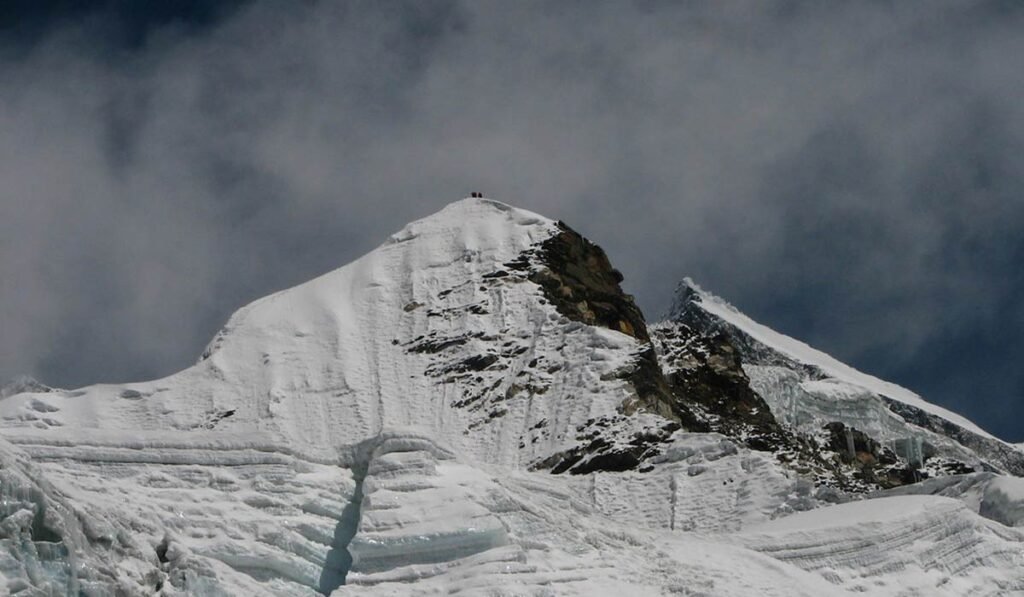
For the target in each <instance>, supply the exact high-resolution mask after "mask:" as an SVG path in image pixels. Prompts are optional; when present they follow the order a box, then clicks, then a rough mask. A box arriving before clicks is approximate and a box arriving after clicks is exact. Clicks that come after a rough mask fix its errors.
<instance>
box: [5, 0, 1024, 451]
mask: <svg viewBox="0 0 1024 597" xmlns="http://www.w3.org/2000/svg"><path fill="white" fill-rule="evenodd" d="M142 4H143V3H133V2H115V1H107V2H96V3H92V4H91V5H90V4H89V3H84V2H74V1H66V2H46V1H24V2H23V1H19V0H16V1H13V2H7V3H3V4H2V5H0V283H2V285H0V378H7V377H11V376H14V375H18V374H30V375H33V376H35V377H37V378H39V379H40V380H42V381H44V382H46V383H49V384H51V385H56V386H62V387H72V386H79V385H84V384H88V383H95V382H118V381H130V380H139V379H143V378H150V377H154V376H161V375H165V374H169V373H172V372H174V371H176V370H178V369H180V368H182V367H185V366H187V365H189V364H190V363H192V362H193V361H194V360H195V359H196V358H197V357H198V355H199V354H200V352H201V351H202V348H203V346H204V345H205V344H206V342H207V341H208V339H209V338H210V337H211V336H212V335H213V334H214V332H215V331H216V330H217V328H218V327H219V326H220V325H221V324H222V323H223V322H224V321H225V320H226V319H227V317H228V316H229V315H230V313H231V312H232V311H234V310H235V309H236V308H238V307H239V306H241V305H243V304H245V303H246V302H248V301H250V300H252V299H255V298H258V297H260V296H262V295H265V294H267V293H269V292H272V291H274V290H277V289H280V288H283V287H287V286H290V285H293V284H296V283H300V282H302V281H305V280H307V279H309V278H311V277H313V276H315V275H318V274H320V273H323V272H325V271H327V270H330V269H334V268H336V267H339V266H341V265H343V264H345V263H346V262H348V261H350V260H352V259H353V258H355V257H358V256H359V255H360V254H362V253H364V252H366V251H368V250H370V249H372V248H373V247H375V246H376V245H377V244H379V243H381V242H382V241H383V240H384V238H385V237H386V236H387V235H388V234H389V233H391V232H393V231H395V230H397V229H399V228H401V227H402V226H403V225H404V224H405V223H406V222H408V221H410V220H412V219H415V218H418V217H422V216H424V215H427V214H429V213H431V212H433V211H436V210H437V209H440V208H441V207H442V206H443V205H445V204H446V203H449V202H451V201H453V200H457V199H459V198H461V197H463V196H465V195H467V194H468V193H469V191H470V190H482V191H484V192H486V193H487V194H488V196H492V197H494V198H497V199H500V200H503V201H506V202H509V203H512V204H515V205H519V206H522V207H526V208H529V209H533V210H535V211H538V212H540V213H543V214H545V215H547V216H550V217H554V218H561V219H564V220H565V221H567V222H568V223H569V224H570V225H572V226H573V227H575V228H576V229H578V230H580V231H581V232H583V233H584V234H586V235H587V236H589V237H590V238H592V239H593V240H595V241H596V242H598V243H599V244H601V245H602V246H604V247H605V248H606V250H607V251H608V253H609V254H610V256H611V258H612V260H613V262H614V263H615V264H616V265H617V266H618V267H619V268H620V269H621V270H622V271H623V273H624V274H625V276H626V282H625V285H626V287H627V289H628V290H629V291H630V292H633V293H635V294H636V296H637V298H638V300H639V302H640V304H641V306H642V307H643V308H644V311H645V312H646V313H647V314H648V317H649V318H652V319H655V318H657V317H658V316H660V315H661V314H663V313H664V311H665V310H666V308H667V307H668V305H669V303H670V301H671V294H672V290H673V287H674V286H675V284H676V282H677V281H678V280H680V279H681V278H682V277H683V276H687V275H688V276H691V277H693V278H694V279H696V280H697V281H698V282H699V283H701V284H702V285H703V286H704V287H705V288H708V289H710V290H712V291H713V292H715V293H716V294H719V295H721V296H723V297H725V298H727V299H728V300H730V301H731V302H733V303H734V304H736V305H737V306H738V307H740V308H741V309H742V310H744V311H745V312H747V313H748V314H749V315H751V316H752V317H754V318H755V319H759V320H761V321H762V322H764V323H766V324H768V325H770V326H772V327H774V328H776V329H778V330H780V331H783V332H785V333H787V334H790V335H793V336H796V337H798V338H801V339H803V340H805V341H808V342H809V343H811V344H812V345H814V346H817V347H819V348H822V349H824V350H825V351H827V352H830V353H832V354H833V355H835V356H837V357H838V358H840V359H842V360H845V361H847V362H849V363H851V364H853V365H854V366H856V367H858V368H861V369H863V370H866V371H868V372H871V373H874V374H876V375H879V376H881V377H884V378H887V379H889V380H892V381H895V382H897V383H900V384H903V385H905V386H907V387H910V388H911V389H914V390H916V391H918V392H919V393H921V394H923V395H924V396H925V397H926V398H927V399H928V400H931V401H932V402H935V403H938V404H942V405H944V406H947V407H950V408H953V409H954V410H957V411H959V412H961V413H964V414H966V415H967V416H968V417H970V418H972V419H974V420H975V421H976V422H978V423H979V424H981V425H982V426H984V427H986V428H987V429H989V430H991V431H992V432H994V433H996V434H997V435H1000V436H1002V437H1004V438H1006V439H1009V440H1014V441H1024V342H1022V338H1024V300H1022V299H1021V292H1022V290H1024V267H1022V264H1024V101H1022V98H1024V33H1022V32H1024V3H1018V2H941V1H933V2H895V1H893V2H881V1H879V2H859V3H836V2H795V1H777V2H723V1H717V0H716V1H707V2H686V3H681V2H664V3H662V2H626V1H614V2H597V1H592V0H587V1H582V0H581V1H576V2H573V1H561V2H548V3H532V2H507V1H494V2H487V1H483V0H466V1H465V2H456V1H452V2H419V1H415V2H414V1H410V2H371V1H367V2H340V1H332V2H298V1H287V2H286V1H280V2H242V1H234V2H226V3H219V4H218V3H210V2H201V1H186V0H181V1H180V2H169V3H144V4H151V5H153V6H159V7H160V8H159V10H156V11H155V12H154V10H153V9H152V8H140V6H142Z"/></svg>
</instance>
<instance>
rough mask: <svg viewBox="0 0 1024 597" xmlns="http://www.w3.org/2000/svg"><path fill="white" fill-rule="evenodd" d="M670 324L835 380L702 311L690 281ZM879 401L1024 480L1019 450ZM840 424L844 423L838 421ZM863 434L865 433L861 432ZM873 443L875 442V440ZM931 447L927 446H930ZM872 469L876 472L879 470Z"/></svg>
mask: <svg viewBox="0 0 1024 597" xmlns="http://www.w3.org/2000/svg"><path fill="white" fill-rule="evenodd" d="M669 319H670V320H671V321H672V322H674V323H675V324H676V325H683V326H688V327H690V328H692V329H694V330H698V331H699V333H701V334H703V335H706V336H716V335H721V336H724V337H725V338H726V339H727V342H728V344H730V345H731V346H733V347H735V349H736V352H737V356H738V358H739V360H740V361H741V362H742V363H743V365H749V366H760V367H779V368H783V369H787V370H790V371H793V372H794V373H796V374H797V375H798V377H799V378H800V379H801V380H805V381H819V380H826V379H828V378H829V377H830V376H829V375H828V374H827V373H826V372H824V371H823V370H821V369H820V368H819V367H817V366H815V365H812V364H808V363H802V362H799V361H797V360H796V359H793V358H791V357H789V356H788V355H785V354H782V353H781V352H779V351H777V350H775V349H773V348H771V347H769V346H766V345H765V344H763V343H762V342H760V341H758V340H757V339H755V338H753V337H751V336H750V335H749V334H747V333H746V332H745V331H743V330H741V329H739V328H738V327H736V326H734V325H732V324H731V323H729V322H727V321H725V320H723V319H721V318H720V317H718V316H716V315H714V314H712V313H709V312H708V311H707V310H705V309H704V308H703V307H702V297H701V294H700V292H699V291H698V290H697V289H696V288H694V287H693V286H692V285H691V283H690V282H689V281H688V280H687V281H684V282H683V283H682V284H680V285H679V287H678V289H677V293H676V297H675V300H674V303H673V306H672V309H671V311H670V316H669ZM878 398H879V399H880V400H881V402H882V403H883V404H884V406H885V407H886V408H888V409H889V410H890V411H891V412H892V413H894V414H895V415H897V416H898V417H899V418H900V419H902V420H903V421H905V422H906V423H908V424H910V425H913V426H916V427H919V428H921V429H924V430H927V431H929V432H933V433H936V434H938V435H940V436H942V437H946V438H949V439H952V440H953V441H954V442H956V443H957V444H959V445H961V446H963V447H964V448H967V449H968V450H970V451H972V452H973V453H975V454H977V455H978V456H980V457H982V458H984V459H986V460H988V463H985V462H982V463H981V466H983V467H984V468H989V469H992V470H1004V471H1006V472H1008V473H1011V474H1014V475H1022V474H1024V454H1021V453H1020V452H1019V451H1018V450H1014V449H1013V448H1012V447H1010V446H1007V445H1005V444H1003V443H1002V442H999V441H996V440H993V439H990V438H987V437H983V436H981V435H978V434H977V433H974V432H972V431H970V430H968V429H964V428H963V427H961V426H960V425H957V424H955V423H953V422H950V421H948V420H946V419H943V418H942V417H939V416H937V415H934V414H931V413H928V412H925V411H923V410H921V409H919V408H916V407H914V406H913V405H910V404H906V403H905V402H900V401H898V400H894V399H891V398H889V397H886V396H884V395H880V396H879V397H878ZM836 423H839V422H838V421H837V422H836ZM839 424H841V423H839ZM857 433H863V432H861V431H857ZM865 437H867V436H865ZM868 439H871V441H875V439H873V438H868ZM876 443H877V442H876ZM925 444H926V445H927V442H925ZM903 456H904V458H903V463H904V466H906V465H907V462H906V458H905V455H903ZM924 456H925V458H924V460H926V461H927V460H930V459H934V460H933V462H931V466H929V467H924V469H923V470H922V471H921V473H922V474H923V475H924V476H927V475H928V474H929V471H931V473H932V474H935V473H936V472H939V473H943V474H949V473H954V472H956V473H959V472H965V471H969V470H972V467H971V466H970V465H969V464H967V463H965V462H963V461H961V460H959V459H958V457H957V456H956V455H953V454H945V455H944V454H941V453H940V450H936V449H935V448H934V447H932V452H929V453H927V454H925V455H924ZM922 464H923V463H922ZM867 468H872V469H873V467H867ZM858 476H859V477H863V478H866V479H872V478H874V479H876V480H878V481H880V486H882V487H886V486H893V485H891V483H895V484H899V483H902V482H908V481H909V480H913V479H914V477H913V475H911V474H910V473H907V472H900V473H893V471H891V470H889V468H888V465H886V469H885V470H865V471H864V472H863V474H862V475H858Z"/></svg>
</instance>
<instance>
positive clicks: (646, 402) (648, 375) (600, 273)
mask: <svg viewBox="0 0 1024 597" xmlns="http://www.w3.org/2000/svg"><path fill="white" fill-rule="evenodd" d="M558 227H559V229H560V230H561V232H560V233H559V234H556V235H555V236H553V237H551V238H550V239H548V240H547V241H545V242H544V243H543V244H542V245H541V247H540V250H539V251H538V252H537V259H538V261H539V262H540V265H542V266H543V267H541V268H538V269H535V270H533V271H532V272H531V274H530V280H531V281H533V282H535V283H536V284H537V285H539V286H540V287H541V289H542V290H543V292H544V296H545V298H547V299H548V300H549V301H551V304H552V305H553V306H554V307H555V309H557V310H558V312H559V313H561V314H562V315H564V316H565V317H567V318H568V319H571V320H573V321H579V322H582V323H585V324H587V325H595V326H600V327H604V328H608V329H611V330H615V331H618V332H622V333H623V334H626V335H629V336H632V337H634V338H636V339H637V340H639V341H640V342H643V343H645V344H647V347H646V348H644V349H643V350H642V351H641V352H640V353H639V354H637V358H636V362H635V365H634V367H633V370H632V371H630V372H628V373H626V374H625V379H626V380H627V381H629V382H630V384H632V385H633V387H634V388H635V389H636V393H637V403H636V404H627V405H626V406H625V412H626V413H627V414H628V413H630V412H633V411H635V410H636V409H637V408H638V407H639V408H644V409H647V410H649V411H651V412H655V413H657V414H659V415H661V416H663V417H666V418H668V419H671V420H673V421H677V422H680V421H681V422H684V423H685V422H690V423H694V418H693V415H692V413H691V412H689V410H688V409H686V408H685V407H683V406H682V405H679V404H677V401H676V400H675V399H674V397H673V393H672V390H671V388H670V387H669V386H668V384H667V383H666V380H665V377H664V375H663V374H662V371H661V367H660V366H659V365H658V357H657V354H656V353H655V351H654V346H653V345H652V344H650V341H651V338H650V335H649V334H648V331H647V323H646V322H645V321H644V316H643V313H641V311H640V308H639V307H637V306H636V303H634V302H633V297H632V296H630V295H628V294H626V293H625V292H623V290H622V287H621V286H619V283H620V282H621V281H622V274H620V273H619V271H618V270H616V269H615V268H613V267H612V265H611V263H610V262H609V261H608V256H607V255H606V254H605V252H604V250H602V249H601V247H599V246H597V245H595V244H594V243H592V242H590V241H589V240H587V239H585V238H583V237H582V236H580V235H579V233H577V232H576V231H574V230H573V229H571V228H569V227H568V226H566V225H565V224H564V223H562V222H559V223H558ZM510 265H511V264H510Z"/></svg>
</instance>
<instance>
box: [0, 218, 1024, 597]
mask: <svg viewBox="0 0 1024 597" xmlns="http://www.w3.org/2000/svg"><path fill="white" fill-rule="evenodd" d="M557 230H558V229H557V227H556V224H555V223H554V222H552V221H551V220H548V219H546V218H543V217H541V216H538V215H536V214H533V213H530V212H527V211H524V210H519V209H516V208H512V207H509V206H507V205H504V204H501V203H498V202H494V201H490V200H486V199H467V200H464V201H460V202H457V203H455V204H452V205H451V206H449V207H447V208H446V209H444V210H442V211H441V212H439V213H437V214H434V215H433V216H430V217H428V218H425V219H423V220H420V221H418V222H414V223H412V224H410V225H409V226H407V227H406V228H404V229H403V230H402V231H400V232H399V233H397V234H395V235H393V236H392V237H391V238H390V239H389V240H388V242H386V243H385V244H384V245H383V246H381V247H380V248H378V249H376V250H375V251H373V252H371V253H369V254H368V255H366V256H365V257H363V258H361V259H359V260H357V261H355V262H353V263H351V264H349V265H347V266H345V267H343V268H341V269H338V270H336V271H333V272H330V273H328V274H325V275H324V276H321V277H319V278H317V279H315V280H312V281H310V282H308V283H306V284H303V285H300V286H297V287H295V288H292V289H288V290H285V291H282V292H279V293H276V294H274V295H271V296H269V297H266V298H264V299H261V300H259V301H256V302H254V303H252V304H250V305H248V306H246V307H244V308H242V309H241V310H239V311H238V312H237V313H235V314H234V315H233V316H232V317H231V319H230V320H229V321H228V323H227V324H226V325H225V326H224V328H223V330H222V331H221V332H220V333H219V334H218V335H217V336H216V337H215V338H214V340H213V341H212V342H211V343H210V345H209V346H208V347H207V350H206V351H205V353H204V355H203V357H202V358H201V359H200V361H199V362H198V363H197V364H196V365H195V366H193V367H191V368H189V369H187V370H185V371H182V372H180V373H177V374H175V375H172V376H170V377H167V378H164V379H159V380H155V381H150V382H144V383H132V384H123V385H99V386H91V387H87V388H82V389H80V390H71V391H65V390H51V389H49V388H45V386H41V385H40V386H36V385H25V384H22V386H19V389H18V391H17V393H15V394H14V395H11V396H9V397H6V398H4V399H3V400H2V401H0V430H2V431H0V433H2V437H0V586H4V587H5V588H6V590H7V591H8V592H10V593H12V594H19V592H20V594H25V595H34V594H80V593H81V594H85V595H107V594H123V595H153V594H162V595H168V596H170V595H315V594H335V595H430V594H453V593H455V594H464V595H588V596H589V595H596V596H600V595H616V596H618V595H665V594H680V595H727V596H728V595H736V596H740V595H751V594H758V595H779V596H782V595H787V596H788V595H831V594H835V595H841V594H850V592H851V591H861V590H864V591H866V592H868V593H872V592H877V593H878V594H905V595H914V594H928V595H959V594H962V593H963V591H964V590H965V589H970V590H972V592H979V593H981V594H984V593H985V589H986V587H997V588H999V589H1000V590H1006V591H1009V590H1015V587H1016V588H1019V587H1020V583H1021V582H1022V580H1021V579H1022V578H1024V574H1022V573H1021V571H1020V566H1019V565H1018V566H1017V567H1014V566H1012V565H1010V562H1011V561H1012V557H1011V556H1012V554H1013V550H1017V553H1018V554H1019V553H1021V550H1022V548H1024V538H1022V537H1021V534H1020V531H1019V530H1017V529H1012V528H1009V527H1006V526H1002V525H998V524H997V523H995V522H991V521H987V520H984V519H982V518H980V517H978V516H977V515H976V514H974V513H973V512H972V511H971V510H970V509H969V508H968V506H961V505H958V504H961V502H955V501H952V500H946V499H943V498H938V497H934V496H927V497H924V498H919V497H899V498H884V499H879V500H870V501H868V502H864V504H875V505H876V510H877V509H881V510H884V511H885V512H875V511H874V510H871V507H870V506H861V505H855V506H850V505H847V506H838V508H840V509H839V510H837V509H836V508H837V507H836V506H831V505H829V504H830V503H831V502H834V501H841V500H842V499H844V498H843V496H840V495H837V494H835V493H830V492H828V491H822V490H818V489H815V488H814V486H813V484H812V483H810V482H809V481H807V480H805V479H802V478H801V477H800V476H799V474H798V473H797V472H795V471H792V470H789V469H786V468H784V467H783V466H781V465H780V464H779V463H778V462H777V461H776V460H775V459H774V458H772V456H771V455H770V454H766V453H756V452H751V451H749V450H747V449H746V448H743V447H740V446H738V445H736V444H735V443H734V442H732V441H731V440H729V439H727V438H725V437H723V436H720V435H717V434H694V433H686V432H683V431H680V432H677V433H676V434H674V435H673V436H672V437H671V438H670V441H668V442H667V443H666V444H665V445H664V446H663V451H662V453H661V454H660V455H659V456H658V457H657V458H656V459H655V460H654V461H653V462H652V466H653V470H650V471H649V472H644V473H641V472H635V471H631V472H624V473H611V472H600V473H594V474H590V475H585V476H571V475H551V474H550V473H549V472H546V471H544V470H541V471H532V470H531V467H534V466H535V465H537V464H538V463H540V462H543V461H544V460H545V459H546V458H548V457H550V456H552V455H557V454H559V453H561V452H563V451H565V450H567V449H571V448H573V447H576V446H579V445H580V442H583V441H588V440H587V438H582V439H581V438H580V437H578V435H579V433H580V432H579V430H580V429H581V428H583V426H585V425H586V424H587V423H588V422H590V421H593V420H597V419H602V418H604V419H607V420H613V419H614V421H615V423H614V425H610V426H609V429H608V431H607V436H606V437H607V439H608V441H609V442H617V441H620V440H621V439H622V438H629V437H631V436H632V433H634V432H640V431H644V430H646V429H649V428H652V427H656V426H658V425H660V424H662V423H664V421H663V420H661V419H660V418H659V417H657V416H655V415H653V414H650V413H644V412H640V413H636V414H634V415H630V416H626V415H623V414H622V413H621V412H619V411H620V407H621V405H622V404H623V403H624V402H625V401H626V400H627V399H629V398H630V397H631V395H632V394H631V393H632V392H633V390H632V388H631V387H630V386H629V384H628V383H627V382H625V381H623V372H624V371H628V370H629V368H630V367H631V366H632V364H633V363H634V362H635V358H636V355H637V353H638V352H639V351H641V350H642V349H643V348H644V347H643V346H641V345H640V343H639V342H638V341H637V340H636V339H635V338H633V337H631V336H627V335H625V334H622V333H619V332H616V331H611V330H607V329H603V328H597V327H592V326H587V325H584V324H582V323H578V322H574V321H570V320H568V319H566V318H565V317H563V316H562V315H560V314H559V313H558V312H557V310H556V309H555V308H554V306H552V305H551V304H549V303H548V302H547V300H546V299H545V298H544V296H543V293H542V292H541V291H540V289H539V287H538V286H537V285H536V284H534V283H533V282H531V281H529V280H528V279H527V278H526V277H524V276H518V277H517V276H514V275H510V274H509V273H508V269H509V268H508V264H509V263H511V262H513V261H514V260H516V259H518V258H520V257H521V256H522V255H523V254H524V252H528V251H529V250H531V249H533V248H536V247H537V246H538V244H540V243H542V242H543V241H545V240H546V239H548V238H550V237H551V236H552V235H553V234H555V233H556V232H557ZM876 381H877V380H876ZM879 383H882V382H879ZM887 395H891V393H887ZM616 434H621V435H616ZM993 479H995V480H991V479H990V480H989V481H986V483H988V484H989V485H988V486H990V489H989V490H988V491H989V494H991V495H996V494H1006V495H1007V496H1008V499H1010V498H1012V499H1010V501H1011V502H1012V501H1013V500H1016V499H1017V498H1018V497H1019V493H1018V491H1019V489H1020V488H1019V487H1016V486H1015V485H1013V484H1012V482H1009V481H1007V482H1006V483H1004V482H1003V481H1001V480H999V478H996V477H993ZM914 500H918V501H914ZM922 500H923V501H922ZM928 500H931V501H928ZM964 503H966V501H965V502H964ZM979 503H980V502H979ZM1008 503H1009V502H1008ZM1014 503H1015V502H1014ZM889 504H896V505H899V507H889ZM814 508H820V510H817V511H812V512H806V513H803V514H799V513H800V512H804V511H808V510H813V509H814ZM844 508H845V509H844ZM979 508H980V506H979ZM1006 512H1013V510H1012V509H1007V510H1006ZM940 515H941V516H940ZM937 516H939V517H940V518H944V519H949V520H946V522H944V523H943V524H945V525H946V526H945V527H942V529H940V531H938V532H933V531H931V530H928V527H929V525H931V526H936V525H938V522H937V519H936V517H937ZM801 517H803V518H801ZM773 520H776V521H777V522H772V521H773ZM835 520H840V521H844V522H843V523H842V524H841V525H839V526H835V525H834V524H832V522H830V521H835ZM823 521H824V522H823ZM851 521H859V522H857V523H856V524H854V523H852V522H851ZM826 523H827V524H826ZM773 524H777V525H778V526H772V525H773ZM887 524H889V525H892V529H888V528H883V527H885V525H887ZM758 525H760V526H758ZM829 525H832V526H829ZM823 528H824V529H826V530H825V531H822V530H821V529H823ZM904 535H905V536H906V537H907V538H908V539H907V540H906V541H904V540H903V539H902V538H901V537H903V536H904ZM873 536H885V537H886V538H887V540H890V541H892V545H894V546H897V547H899V548H900V549H901V550H903V551H902V552H900V553H899V554H893V555H888V556H884V557H882V559H878V558H879V556H877V555H873V554H870V553H869V551H870V550H868V548H867V547H866V545H867V542H868V541H869V540H870V538H871V537H873ZM772 538H775V539H772ZM773 541H774V542H773ZM886 558H888V559H886ZM900 567H902V568H900ZM900 569H907V570H914V571H915V575H910V576H906V577H904V576H903V575H900V574H898V573H896V572H894V571H897V570H900ZM918 569H920V570H921V572H920V573H917V572H916V571H917V570H918ZM921 579H926V580H927V581H928V582H929V583H931V584H929V585H928V590H927V591H925V592H916V591H919V588H918V585H917V584H915V583H918V581H920V580H921ZM941 579H945V582H944V583H940V582H938V581H939V580H941ZM933 581H934V582H933ZM872 583H874V584H872ZM876 589H877V591H876ZM901 591H902V592H901Z"/></svg>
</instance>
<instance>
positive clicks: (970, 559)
mask: <svg viewBox="0 0 1024 597" xmlns="http://www.w3.org/2000/svg"><path fill="white" fill-rule="evenodd" d="M737 538H738V540H739V541H740V543H742V544H744V545H746V546H747V547H750V548H752V549H755V550H757V551H760V552H761V553H764V554H769V555H771V556H772V557H774V558H776V559H778V560H780V561H783V562H786V563H789V564H793V565H795V566H797V567H799V568H801V569H804V570H807V571H811V572H819V573H821V574H822V575H823V576H825V577H826V578H828V579H829V580H831V581H832V582H834V583H835V584H837V585H838V586H841V587H844V588H848V589H850V590H852V591H855V592H863V593H870V594H873V595H920V596H926V595H936V594H959V595H993V596H995V595H1011V594H1019V593H1020V592H1021V591H1024V579H1021V578H1020V577H1009V578H1008V577H1007V575H1006V570H1008V569H1013V568H1019V567H1020V565H1021V563H1022V558H1024V552H1022V551H1021V540H1022V538H1024V533H1022V532H1021V531H1020V530H1017V529H1011V528H1008V527H1005V526H1003V525H1000V524H998V523H995V522H992V521H990V520H986V519H984V518H981V517H979V516H978V515H976V514H974V513H973V512H971V511H970V510H968V509H967V507H966V506H965V505H964V504H963V503H961V502H959V501H957V500H952V499H948V498H942V497H934V496H905V497H890V498H884V499H878V500H865V501H860V502H854V503H849V504H843V505H839V506H833V507H831V508H822V509H819V510H815V511H811V512H805V513H801V514H796V515H793V516H790V517H787V518H783V519H779V520H775V521H772V522H769V523H765V524H763V525H759V526H755V527H752V528H750V529H748V530H747V531H745V532H744V533H742V534H741V535H739V536H738V537H737ZM968 569H969V570H970V571H971V572H970V574H963V573H964V572H965V571H966V570H968Z"/></svg>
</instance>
